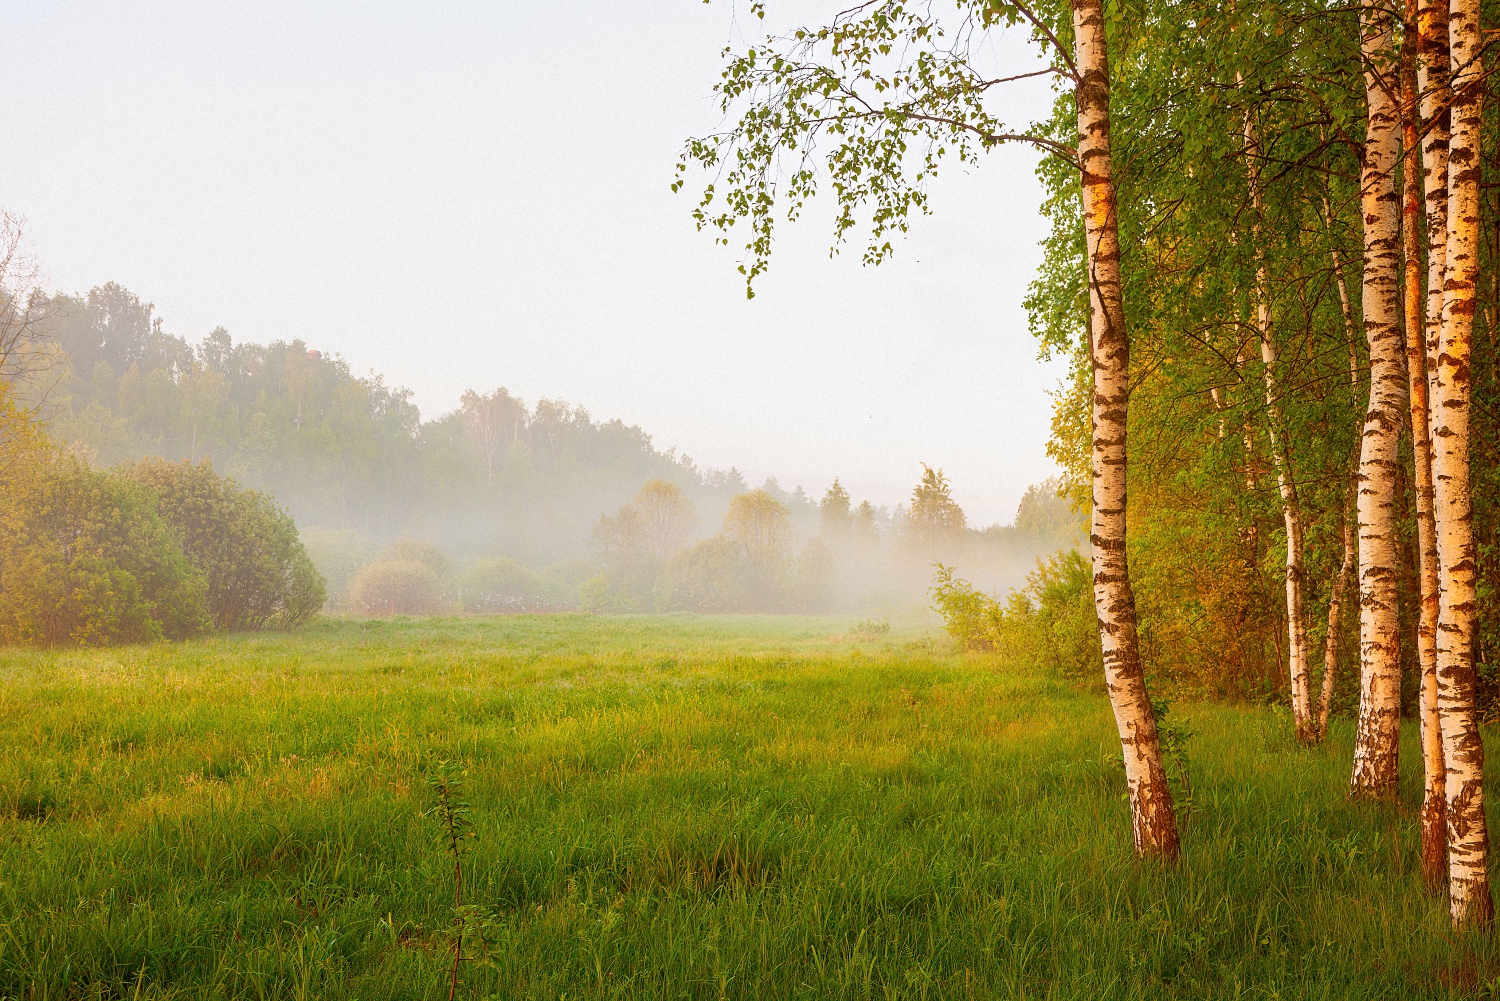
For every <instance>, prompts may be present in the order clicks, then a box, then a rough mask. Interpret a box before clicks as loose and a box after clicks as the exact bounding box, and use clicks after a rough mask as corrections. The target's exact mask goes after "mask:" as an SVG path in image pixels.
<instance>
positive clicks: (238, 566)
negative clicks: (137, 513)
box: [121, 459, 327, 629]
mask: <svg viewBox="0 0 1500 1001" xmlns="http://www.w3.org/2000/svg"><path fill="white" fill-rule="evenodd" d="M121 472H122V473H123V475H125V476H127V477H129V478H130V479H133V480H135V481H136V482H138V483H141V484H143V485H144V486H146V487H149V488H150V489H151V490H153V491H155V493H156V495H157V498H158V500H157V509H158V511H159V512H160V513H161V515H162V517H163V518H165V519H166V521H167V523H168V524H169V525H171V526H172V528H173V529H175V530H176V532H177V534H178V537H179V538H180V539H181V542H182V549H183V552H184V553H185V554H186V555H187V558H188V561H189V562H190V563H192V565H193V566H194V567H195V568H196V569H197V570H198V571H199V572H200V573H202V574H203V577H204V579H205V581H206V582H207V593H208V611H209V615H210V616H211V617H212V618H213V623H214V626H215V627H216V628H219V629H260V628H262V627H264V626H265V625H267V624H276V625H281V626H286V627H292V626H297V625H300V624H301V623H303V622H305V621H306V620H307V619H308V618H309V617H311V616H312V615H313V614H315V613H316V612H317V611H318V610H319V609H320V608H322V607H323V602H324V600H325V599H326V598H327V590H326V587H325V585H324V581H323V577H322V575H321V574H320V573H318V571H317V568H315V567H314V566H313V564H312V560H311V559H309V558H308V555H307V550H306V549H304V548H303V546H302V542H301V540H299V539H298V537H297V526H296V525H295V524H293V522H292V519H291V516H290V515H288V514H287V513H286V512H285V511H283V510H282V509H281V508H280V507H277V506H276V504H275V502H274V501H272V500H271V498H269V497H267V496H266V495H265V494H263V493H261V492H259V491H257V490H247V489H246V488H244V487H242V486H240V485H239V484H238V483H236V482H235V481H234V480H231V479H225V478H223V477H220V476H218V475H217V474H216V473H215V472H214V470H213V466H211V465H210V464H209V463H208V462H207V461H206V460H205V461H204V462H201V463H196V464H195V463H192V462H167V461H166V460H164V459H145V460H143V461H141V462H139V463H136V464H134V465H131V466H125V467H122V468H121Z"/></svg>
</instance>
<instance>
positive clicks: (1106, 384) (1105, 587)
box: [1073, 0, 1181, 861]
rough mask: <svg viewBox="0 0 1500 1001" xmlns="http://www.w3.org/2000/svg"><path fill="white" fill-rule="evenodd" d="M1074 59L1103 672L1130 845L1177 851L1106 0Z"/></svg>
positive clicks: (1079, 18) (1079, 15) (1082, 9)
mask: <svg viewBox="0 0 1500 1001" xmlns="http://www.w3.org/2000/svg"><path fill="white" fill-rule="evenodd" d="M1073 30H1074V38H1075V42H1076V46H1077V65H1078V74H1079V77H1078V89H1077V105H1078V162H1079V166H1080V168H1081V169H1082V173H1083V218H1084V231H1085V237H1086V241H1087V267H1088V282H1089V353H1090V358H1091V360H1092V362H1093V368H1094V403H1093V435H1094V440H1093V479H1094V496H1093V530H1092V534H1091V542H1092V543H1093V549H1094V606H1095V609H1096V611H1097V613H1098V618H1099V636H1100V640H1101V641H1102V644H1103V647H1104V679H1105V684H1106V685H1107V686H1108V688H1109V699H1110V704H1111V705H1112V706H1113V707H1114V713H1115V724H1116V726H1117V727H1118V729H1119V733H1120V747H1121V752H1122V755H1123V757H1124V759H1125V780H1126V784H1127V786H1128V788H1129V794H1130V813H1131V822H1132V826H1133V829H1134V838H1135V850H1136V853H1137V854H1139V855H1146V856H1157V857H1160V858H1163V859H1166V860H1168V861H1172V860H1175V859H1176V858H1177V856H1178V855H1179V853H1180V851H1181V849H1180V844H1179V840H1178V832H1177V815H1176V812H1175V810H1174V809H1173V806H1172V793H1171V790H1170V789H1169V788H1168V786H1167V773H1166V769H1165V768H1164V767H1163V766H1162V757H1161V741H1160V738H1159V737H1158V735H1157V731H1156V715H1155V712H1154V711H1153V710H1152V708H1151V699H1150V697H1149V696H1148V695H1147V693H1146V677H1145V671H1144V668H1143V665H1142V663H1141V653H1140V644H1139V642H1138V640H1137V637H1136V618H1135V596H1134V594H1133V593H1132V592H1131V588H1130V572H1129V566H1128V562H1127V559H1126V552H1125V541H1126V482H1125V479H1126V477H1125V474H1126V454H1127V452H1126V439H1125V431H1126V414H1127V410H1128V406H1129V400H1130V339H1129V337H1128V335H1127V334H1126V330H1125V309H1124V301H1123V287H1122V283H1121V278H1120V238H1119V212H1118V204H1117V202H1116V194H1115V184H1114V169H1113V163H1112V161H1111V158H1110V134H1109V56H1108V46H1107V42H1106V39H1105V26H1104V7H1103V4H1102V0H1074V4H1073Z"/></svg>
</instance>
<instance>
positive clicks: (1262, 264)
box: [1245, 114, 1318, 743]
mask: <svg viewBox="0 0 1500 1001" xmlns="http://www.w3.org/2000/svg"><path fill="white" fill-rule="evenodd" d="M1245 159H1246V164H1247V179H1248V181H1249V185H1250V204H1251V208H1252V210H1253V214H1252V215H1251V223H1250V238H1251V240H1252V241H1253V242H1254V251H1255V329H1256V332H1257V333H1258V334H1259V335H1260V360H1261V366H1262V367H1261V374H1262V376H1263V377H1264V382H1265V388H1266V427H1267V431H1268V432H1269V436H1270V439H1271V460H1272V462H1273V463H1274V464H1275V466H1276V486H1277V489H1278V490H1279V492H1280V494H1281V519H1282V522H1283V523H1284V524H1285V526H1286V575H1285V576H1286V623H1287V670H1288V673H1289V674H1290V676H1291V687H1292V724H1293V726H1294V727H1295V729H1296V733H1297V739H1298V740H1299V741H1303V742H1304V743H1311V742H1313V741H1315V740H1317V738H1318V734H1317V726H1316V724H1315V721H1314V718H1313V711H1312V670H1311V667H1310V666H1309V664H1308V652H1307V611H1306V608H1305V604H1304V602H1303V599H1302V594H1303V583H1304V580H1305V576H1306V575H1305V574H1304V572H1303V556H1302V554H1303V546H1302V505H1301V504H1300V503H1299V502H1298V499H1297V481H1296V480H1295V479H1294V478H1293V476H1292V456H1291V449H1290V447H1289V445H1288V443H1287V438H1286V429H1285V428H1283V427H1282V426H1281V399H1280V394H1279V392H1278V391H1277V388H1276V342H1275V340H1274V339H1273V338H1272V332H1271V289H1270V285H1271V282H1270V278H1269V276H1268V275H1267V273H1266V255H1265V249H1264V247H1263V245H1262V244H1261V223H1262V217H1263V215H1264V213H1265V198H1264V196H1263V194H1262V192H1261V187H1260V160H1261V149H1260V139H1259V137H1258V136H1257V135H1256V131H1255V123H1254V121H1253V120H1252V119H1251V117H1250V116H1249V114H1246V116H1245Z"/></svg>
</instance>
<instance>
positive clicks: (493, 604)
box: [458, 556, 551, 615]
mask: <svg viewBox="0 0 1500 1001" xmlns="http://www.w3.org/2000/svg"><path fill="white" fill-rule="evenodd" d="M541 590H542V588H541V585H540V582H539V581H538V580H537V578H536V575H535V574H533V573H532V572H531V571H530V570H528V569H526V568H525V567H524V566H522V565H521V564H519V563H517V562H516V561H515V560H510V559H506V558H505V557H503V556H502V557H500V558H498V559H493V560H485V561H483V562H482V563H477V564H475V565H474V566H472V567H470V568H469V569H468V570H467V571H465V573H464V574H463V576H462V577H460V578H459V582H458V599H459V603H460V605H461V606H462V607H463V610H464V611H466V612H471V613H475V614H481V615H483V614H493V613H496V612H533V611H540V610H543V609H545V608H547V607H550V605H551V602H549V601H548V600H547V599H546V598H545V597H543V595H542V593H541Z"/></svg>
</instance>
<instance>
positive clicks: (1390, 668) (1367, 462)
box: [1349, 4, 1406, 799]
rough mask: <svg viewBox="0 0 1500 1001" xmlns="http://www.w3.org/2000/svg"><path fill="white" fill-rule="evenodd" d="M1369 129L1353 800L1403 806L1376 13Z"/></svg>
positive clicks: (1385, 16) (1386, 107)
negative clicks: (1366, 367) (1399, 795)
mask: <svg viewBox="0 0 1500 1001" xmlns="http://www.w3.org/2000/svg"><path fill="white" fill-rule="evenodd" d="M1360 27H1361V34H1362V38H1361V48H1362V51H1363V53H1364V56H1365V67H1366V68H1365V101H1366V104H1367V108H1368V111H1367V129H1366V136H1365V155H1364V165H1363V166H1362V168H1361V171H1360V203H1361V206H1360V207H1361V215H1362V217H1363V219H1364V278H1363V281H1362V283H1361V284H1362V289H1363V293H1362V297H1361V298H1362V303H1363V313H1364V324H1365V340H1366V342H1367V343H1368V345H1369V349H1370V403H1369V408H1368V409H1367V410H1366V412H1365V422H1364V432H1363V435H1362V439H1361V443H1360V453H1359V503H1358V511H1359V653H1360V698H1359V729H1358V731H1357V735H1356V738H1355V747H1354V770H1353V774H1352V775H1351V776H1350V780H1349V793H1350V795H1352V796H1356V797H1359V796H1374V797H1377V798H1380V799H1395V797H1396V764H1397V754H1398V751H1399V747H1400V742H1399V737H1400V725H1401V656H1400V625H1399V622H1398V620H1397V614H1396V613H1397V608H1396V567H1397V555H1396V504H1395V497H1396V472H1397V466H1398V463H1399V460H1400V456H1399V455H1398V451H1397V450H1398V446H1399V443H1400V434H1401V425H1402V423H1403V422H1404V419H1405V418H1404V415H1403V414H1402V410H1403V402H1404V401H1403V397H1404V396H1405V392H1406V385H1405V383H1406V373H1405V372H1404V371H1403V369H1404V368H1405V364H1404V362H1405V358H1404V357H1403V354H1402V350H1401V324H1400V309H1401V300H1400V292H1401V287H1400V279H1399V275H1400V266H1401V246H1400V238H1399V221H1400V210H1401V206H1400V199H1399V197H1398V196H1397V194H1396V183H1395V182H1396V160H1397V156H1398V152H1399V140H1400V135H1401V121H1400V113H1399V108H1398V106H1397V103H1396V99H1395V95H1393V94H1392V93H1391V91H1390V90H1389V89H1388V87H1387V84H1388V83H1394V82H1395V79H1396V77H1395V70H1396V59H1395V58H1394V52H1395V28H1394V23H1393V20H1392V18H1391V16H1390V14H1389V13H1388V12H1387V11H1385V10H1384V9H1382V8H1378V7H1376V6H1374V5H1373V4H1366V5H1365V6H1364V7H1363V8H1362V9H1361V13H1360Z"/></svg>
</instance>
